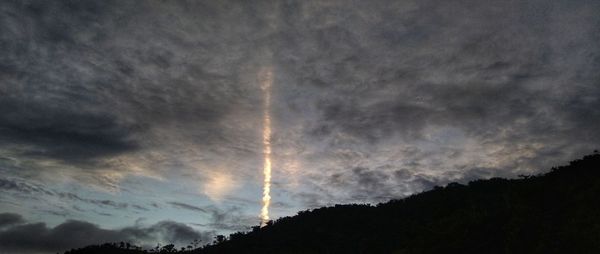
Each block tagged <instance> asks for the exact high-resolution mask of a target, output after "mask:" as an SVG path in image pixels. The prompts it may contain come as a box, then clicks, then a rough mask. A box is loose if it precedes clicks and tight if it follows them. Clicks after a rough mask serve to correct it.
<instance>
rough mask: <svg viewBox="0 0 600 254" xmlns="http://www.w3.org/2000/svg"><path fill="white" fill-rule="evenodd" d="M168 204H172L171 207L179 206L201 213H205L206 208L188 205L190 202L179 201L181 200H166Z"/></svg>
mask: <svg viewBox="0 0 600 254" xmlns="http://www.w3.org/2000/svg"><path fill="white" fill-rule="evenodd" d="M168 204H170V205H172V206H173V207H176V208H181V209H186V210H190V211H194V212H202V213H206V210H205V209H203V208H200V207H197V206H194V205H190V204H186V203H181V202H168Z"/></svg>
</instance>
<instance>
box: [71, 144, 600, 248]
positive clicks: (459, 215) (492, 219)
mask: <svg viewBox="0 0 600 254" xmlns="http://www.w3.org/2000/svg"><path fill="white" fill-rule="evenodd" d="M113 247H114V246H113ZM88 248H89V247H88ZM104 250H105V251H103V252H92V251H90V250H86V249H85V248H84V249H81V250H76V251H73V252H69V254H80V253H83V254H91V253H138V252H132V251H130V252H117V251H121V249H119V250H114V251H113V250H112V249H111V250H109V249H104ZM136 251H139V250H136ZM159 251H160V250H159ZM179 253H600V154H598V153H597V152H595V153H594V154H592V155H588V156H585V157H584V158H583V159H580V160H576V161H572V162H571V163H570V164H569V165H566V166H561V167H555V168H552V169H551V171H550V172H548V173H546V174H543V175H536V176H521V177H520V179H511V180H507V179H500V178H493V179H489V180H477V181H472V182H470V183H468V184H467V185H463V184H459V183H451V184H448V185H447V186H445V187H436V188H434V189H433V190H430V191H427V192H423V193H420V194H416V195H413V196H410V197H407V198H404V199H400V200H392V201H389V202H387V203H382V204H378V205H376V206H371V205H360V204H352V205H336V206H333V207H324V208H319V209H314V210H312V211H303V212H299V213H298V215H296V216H293V217H284V218H281V219H278V220H277V221H274V222H272V223H269V225H268V226H265V227H263V228H258V227H255V228H253V230H252V231H250V232H238V233H234V234H231V235H230V236H229V237H224V236H219V237H218V239H215V242H214V243H213V244H211V245H207V246H204V247H202V248H198V249H194V250H184V251H181V250H180V251H179Z"/></svg>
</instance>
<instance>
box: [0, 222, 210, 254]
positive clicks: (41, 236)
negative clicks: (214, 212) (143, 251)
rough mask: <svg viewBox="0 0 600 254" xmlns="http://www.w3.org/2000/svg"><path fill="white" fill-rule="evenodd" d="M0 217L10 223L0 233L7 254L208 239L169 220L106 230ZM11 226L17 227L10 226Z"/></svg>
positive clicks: (183, 243) (79, 224)
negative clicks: (115, 244) (50, 226)
mask: <svg viewBox="0 0 600 254" xmlns="http://www.w3.org/2000/svg"><path fill="white" fill-rule="evenodd" d="M0 217H1V218H2V220H3V221H4V218H8V217H10V218H11V219H10V220H12V221H11V222H12V223H11V225H12V226H10V227H4V228H3V229H2V230H0V247H1V248H2V249H3V251H5V252H7V253H50V252H51V253H54V252H61V251H65V250H69V249H71V248H79V247H84V246H87V245H91V244H99V243H105V242H121V241H125V242H131V243H134V244H142V245H144V246H146V247H149V246H152V245H154V244H156V243H157V242H161V243H163V244H167V243H174V244H176V245H178V246H187V244H189V243H190V242H191V241H193V240H194V239H199V240H203V241H204V242H207V241H209V240H210V239H211V236H212V235H211V234H212V233H210V232H209V233H201V232H198V231H196V230H194V229H192V228H191V227H189V226H187V225H185V224H181V223H177V222H173V221H161V222H158V223H156V224H153V225H150V226H141V225H136V226H130V227H125V228H121V229H114V230H109V229H102V228H100V227H98V226H97V225H95V224H92V223H89V222H85V221H76V220H67V221H66V222H64V223H61V224H59V225H57V226H55V227H53V228H49V227H47V226H46V224H44V223H23V221H22V219H21V217H20V216H18V215H16V214H2V215H1V216H0ZM15 218H16V219H17V220H16V221H15ZM19 219H21V220H19ZM15 223H20V224H16V225H14V224H15ZM5 225H9V224H5Z"/></svg>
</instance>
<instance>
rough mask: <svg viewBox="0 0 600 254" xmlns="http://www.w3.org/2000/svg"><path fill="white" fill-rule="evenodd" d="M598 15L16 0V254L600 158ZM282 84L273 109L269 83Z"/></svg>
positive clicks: (12, 142)
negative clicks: (267, 183)
mask: <svg viewBox="0 0 600 254" xmlns="http://www.w3.org/2000/svg"><path fill="white" fill-rule="evenodd" d="M599 14H600V2H599V1H596V0H556V1H547V0H528V1H524V0H523V1H516V0H514V1H513V0H506V1H495V0H481V1H467V0H464V1H463V0H449V1H432V0H399V1H377V0H376V1H67V0H62V1H26V0H25V1H15V0H7V1H2V2H1V3H0V48H1V50H0V253H55V252H57V251H63V250H65V249H70V248H74V247H82V246H85V245H87V244H92V243H101V242H110V241H121V240H127V241H131V242H132V243H136V244H140V245H144V246H153V245H156V243H159V242H160V243H161V244H166V243H175V244H177V245H178V246H186V245H187V244H189V243H190V242H191V241H193V240H194V239H198V240H201V241H202V244H205V243H209V242H211V241H212V238H213V237H214V236H215V235H216V234H229V233H231V232H235V231H243V230H248V229H249V228H250V227H251V226H256V225H258V224H259V223H260V218H259V215H260V213H261V207H262V203H261V200H262V195H263V181H264V176H263V164H264V154H263V153H264V140H263V138H264V136H263V134H264V133H263V130H264V125H265V121H264V118H265V114H266V113H265V112H268V114H269V119H270V128H271V133H270V138H269V145H270V147H271V154H270V156H271V160H272V180H271V193H270V195H271V204H270V207H269V213H270V218H271V219H277V218H279V217H282V216H290V215H294V214H296V213H297V212H298V211H301V210H306V209H311V208H316V207H321V206H327V205H333V204H339V203H370V204H376V203H378V202H385V201H387V200H390V199H394V198H402V197H406V196H407V195H411V194H414V193H418V192H421V191H424V190H428V189H431V188H433V187H434V186H436V185H445V184H447V183H450V182H461V183H466V182H468V181H471V180H474V179H484V178H491V177H517V176H518V175H520V174H536V173H540V172H544V171H546V170H548V169H549V168H550V167H552V166H556V165H560V164H564V163H566V162H568V161H569V160H572V159H577V158H579V157H581V156H583V155H585V154H589V153H591V152H592V151H593V150H594V149H598V147H599V145H598V144H600V128H598V127H599V126H600V110H598V109H599V108H600V72H598V70H599V69H600V44H599V43H598V41H600V15H599ZM265 69H268V70H270V71H271V72H272V84H271V87H270V90H269V92H270V103H269V108H268V109H265V105H266V104H265V103H264V101H265V93H264V91H263V90H262V89H261V84H260V83H261V79H264V77H261V75H260V73H261V71H264V70H265Z"/></svg>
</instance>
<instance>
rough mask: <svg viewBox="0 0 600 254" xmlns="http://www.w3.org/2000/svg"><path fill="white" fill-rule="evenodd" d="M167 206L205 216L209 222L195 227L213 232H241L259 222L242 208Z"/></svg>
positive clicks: (187, 205) (175, 203) (176, 203)
mask: <svg viewBox="0 0 600 254" xmlns="http://www.w3.org/2000/svg"><path fill="white" fill-rule="evenodd" d="M168 204H170V205H172V206H173V207H176V208H179V209H186V210H190V211H194V212H200V213H204V214H207V215H208V216H209V217H208V220H209V222H208V223H207V224H197V225H201V226H204V227H208V228H211V229H213V230H221V231H222V230H225V231H243V230H247V229H248V228H249V227H250V226H252V225H255V224H257V223H258V222H259V220H258V218H257V217H256V216H248V215H247V214H245V211H244V210H243V209H242V207H239V206H226V207H217V206H215V205H207V206H203V207H198V206H194V205H190V204H186V203H182V202H168Z"/></svg>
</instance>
